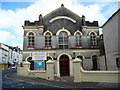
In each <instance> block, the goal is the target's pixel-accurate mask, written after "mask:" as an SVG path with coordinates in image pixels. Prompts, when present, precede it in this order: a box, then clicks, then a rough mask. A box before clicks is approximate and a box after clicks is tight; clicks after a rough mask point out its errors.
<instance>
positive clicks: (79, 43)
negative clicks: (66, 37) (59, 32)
mask: <svg viewBox="0 0 120 90" xmlns="http://www.w3.org/2000/svg"><path fill="white" fill-rule="evenodd" d="M75 41H76V47H77V48H81V47H82V44H81V34H80V33H76V35H75Z"/></svg>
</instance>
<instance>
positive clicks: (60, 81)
mask: <svg viewBox="0 0 120 90" xmlns="http://www.w3.org/2000/svg"><path fill="white" fill-rule="evenodd" d="M7 77H8V78H11V79H15V80H18V81H23V82H33V83H37V84H42V85H46V86H51V87H56V88H64V89H75V90H83V89H84V90H96V89H102V90H103V89H104V90H120V83H119V84H118V83H100V82H82V83H74V82H73V79H74V78H73V77H68V76H64V77H55V80H46V79H41V78H38V77H28V76H27V77H25V76H21V75H17V73H12V74H9V75H7Z"/></svg>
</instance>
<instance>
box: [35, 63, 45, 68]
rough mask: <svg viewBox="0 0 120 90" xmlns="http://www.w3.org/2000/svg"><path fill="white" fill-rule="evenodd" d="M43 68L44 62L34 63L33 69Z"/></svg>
mask: <svg viewBox="0 0 120 90" xmlns="http://www.w3.org/2000/svg"><path fill="white" fill-rule="evenodd" d="M41 68H45V62H44V61H34V69H41Z"/></svg>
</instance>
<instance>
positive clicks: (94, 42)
mask: <svg viewBox="0 0 120 90" xmlns="http://www.w3.org/2000/svg"><path fill="white" fill-rule="evenodd" d="M90 40H91V47H92V48H94V47H96V46H97V39H96V35H95V33H94V32H92V33H91V34H90Z"/></svg>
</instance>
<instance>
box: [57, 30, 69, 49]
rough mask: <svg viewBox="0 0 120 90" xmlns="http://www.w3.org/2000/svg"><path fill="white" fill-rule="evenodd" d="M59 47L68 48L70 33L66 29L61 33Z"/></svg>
mask: <svg viewBox="0 0 120 90" xmlns="http://www.w3.org/2000/svg"><path fill="white" fill-rule="evenodd" d="M59 48H60V49H68V34H67V33H66V32H65V31H62V32H60V33H59Z"/></svg>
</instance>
